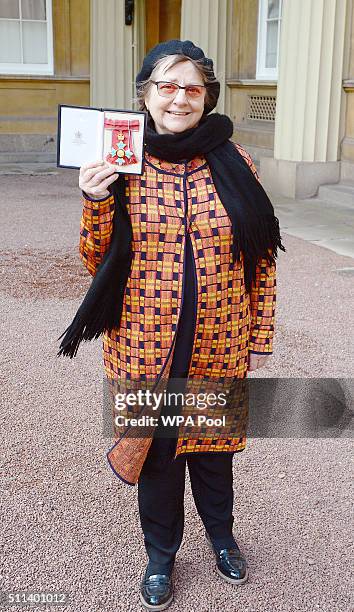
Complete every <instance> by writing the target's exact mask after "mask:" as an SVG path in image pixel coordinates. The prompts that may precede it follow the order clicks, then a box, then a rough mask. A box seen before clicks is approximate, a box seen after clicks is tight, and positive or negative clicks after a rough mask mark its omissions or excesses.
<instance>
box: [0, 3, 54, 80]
mask: <svg viewBox="0 0 354 612" xmlns="http://www.w3.org/2000/svg"><path fill="white" fill-rule="evenodd" d="M0 73H1V74H53V33H52V2H51V0H0Z"/></svg>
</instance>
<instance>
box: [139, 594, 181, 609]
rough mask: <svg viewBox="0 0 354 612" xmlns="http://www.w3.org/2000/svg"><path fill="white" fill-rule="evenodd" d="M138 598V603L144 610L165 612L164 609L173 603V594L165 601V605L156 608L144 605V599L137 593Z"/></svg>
mask: <svg viewBox="0 0 354 612" xmlns="http://www.w3.org/2000/svg"><path fill="white" fill-rule="evenodd" d="M139 596H140V601H141V603H142V605H143V606H144V608H146V610H166V608H168V607H169V606H170V605H171V603H172V602H173V594H172V595H171V597H170V599H168V600H167V601H165V603H163V604H160V605H158V606H152V605H150V604H148V603H146V601H145V599H144V597H143V596H142V594H141V593H139Z"/></svg>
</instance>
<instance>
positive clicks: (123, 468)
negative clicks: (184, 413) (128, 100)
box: [80, 145, 276, 484]
mask: <svg viewBox="0 0 354 612" xmlns="http://www.w3.org/2000/svg"><path fill="white" fill-rule="evenodd" d="M236 147H237V148H238V150H239V152H240V153H241V154H242V155H243V157H244V158H245V159H246V161H247V163H248V164H249V166H250V167H251V169H252V171H253V173H254V175H255V176H256V178H257V179H258V180H259V177H258V174H257V171H256V168H255V166H254V164H253V162H252V160H251V158H250V156H249V155H248V153H247V152H246V151H245V150H244V149H243V148H242V147H241V146H240V145H236ZM127 178H128V180H127V190H126V195H127V202H128V204H127V205H128V211H129V214H130V218H131V222H132V230H133V241H132V250H133V260H132V266H131V271H130V275H129V278H128V282H127V286H126V289H125V294H124V300H123V311H122V317H121V324H120V328H119V330H117V329H113V330H112V331H111V332H109V333H105V334H104V336H103V358H104V367H105V372H106V376H107V377H108V379H125V378H129V379H139V378H140V377H142V378H145V377H146V378H151V379H154V378H157V377H159V376H160V375H161V374H162V372H163V375H164V376H166V377H167V376H168V372H169V369H170V366H171V363H172V357H173V341H174V337H175V333H176V329H177V323H178V319H179V315H180V312H181V305H182V299H183V291H185V290H188V287H187V288H184V287H183V270H184V247H185V236H186V232H189V236H190V239H191V244H192V247H193V255H194V262H195V274H196V283H197V309H196V312H197V315H196V325H195V336H194V344H193V351H192V358H191V362H190V368H189V377H191V378H193V377H198V378H203V377H206V378H215V379H220V378H221V377H228V378H235V377H236V378H245V377H246V376H247V363H248V353H249V351H252V352H256V353H262V354H269V353H271V352H272V340H273V333H274V310H275V299H276V271H275V266H274V265H273V266H268V265H267V262H266V260H261V261H260V262H259V265H258V269H257V278H256V283H255V286H254V288H253V289H252V292H251V294H250V295H249V294H248V293H247V292H246V289H245V284H244V271H243V261H242V257H241V262H240V263H237V264H235V265H234V266H233V265H232V256H231V250H232V249H231V247H232V232H231V221H230V219H229V217H228V215H227V212H226V210H225V209H224V207H223V205H222V203H221V201H220V199H219V197H218V194H217V192H216V189H215V186H214V184H213V181H212V177H211V172H210V169H209V166H208V164H207V163H206V160H205V159H204V158H195V159H193V160H191V161H189V162H187V163H185V164H181V163H179V164H172V163H169V162H166V161H162V160H159V159H157V158H155V157H153V156H151V155H149V154H148V153H146V154H145V161H144V170H143V174H142V175H141V176H138V175H127ZM186 201H187V207H186V206H185V203H186ZM186 209H187V214H186V215H185V210H186ZM113 214H114V200H113V197H112V196H111V197H107V198H106V199H103V200H101V201H91V200H89V199H87V198H86V197H84V199H83V214H82V219H81V231H80V256H81V259H82V261H83V263H84V265H85V266H86V268H87V270H88V271H89V272H90V274H92V275H93V276H94V275H95V273H96V270H97V266H98V265H99V264H100V262H101V260H102V257H103V255H104V254H105V252H106V251H107V249H108V247H109V244H110V237H111V232H112V219H113ZM151 441H152V437H145V438H137V439H134V438H131V437H127V436H119V437H118V439H116V440H115V444H114V446H113V447H112V448H111V449H110V450H109V452H108V454H107V457H108V460H109V463H110V465H111V467H112V469H113V470H114V472H115V473H116V474H117V475H118V476H119V477H120V478H121V479H122V480H123V481H124V482H127V483H129V484H136V482H137V481H138V479H139V474H140V472H141V469H142V466H143V464H144V461H145V458H146V455H147V452H148V450H149V447H150V444H151ZM245 445H246V439H245V436H238V437H232V436H231V437H227V436H226V437H224V438H221V439H217V440H210V439H200V436H197V437H196V439H194V440H190V439H186V438H184V437H183V434H181V435H180V436H179V437H178V440H177V447H176V455H175V456H176V457H177V456H178V455H180V454H182V453H186V452H188V453H190V452H200V451H206V452H213V451H214V452H220V451H226V452H230V451H232V452H237V451H241V450H243V449H244V448H245Z"/></svg>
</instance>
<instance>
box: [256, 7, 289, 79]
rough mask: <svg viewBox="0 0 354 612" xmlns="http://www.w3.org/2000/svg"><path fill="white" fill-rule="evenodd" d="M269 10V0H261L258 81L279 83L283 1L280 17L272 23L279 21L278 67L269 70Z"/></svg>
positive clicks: (259, 11) (259, 10) (258, 34)
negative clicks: (267, 50) (267, 62)
mask: <svg viewBox="0 0 354 612" xmlns="http://www.w3.org/2000/svg"><path fill="white" fill-rule="evenodd" d="M267 9H268V0H259V4H258V33H257V66H256V79H257V80H262V81H277V80H278V67H279V47H280V30H281V22H282V10H283V0H279V17H278V18H273V19H272V21H275V20H277V21H278V41H277V65H276V67H275V68H267V67H266V65H265V62H266V44H267V23H268V19H267Z"/></svg>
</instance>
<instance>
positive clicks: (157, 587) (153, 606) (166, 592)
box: [140, 574, 173, 610]
mask: <svg viewBox="0 0 354 612" xmlns="http://www.w3.org/2000/svg"><path fill="white" fill-rule="evenodd" d="M172 600H173V583H172V577H171V576H167V575H166V574H153V575H152V576H150V577H149V578H144V579H143V580H142V582H141V585H140V601H141V603H142V604H143V606H144V607H145V608H146V609H147V610H165V609H166V608H168V606H169V605H170V604H171V603H172Z"/></svg>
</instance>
